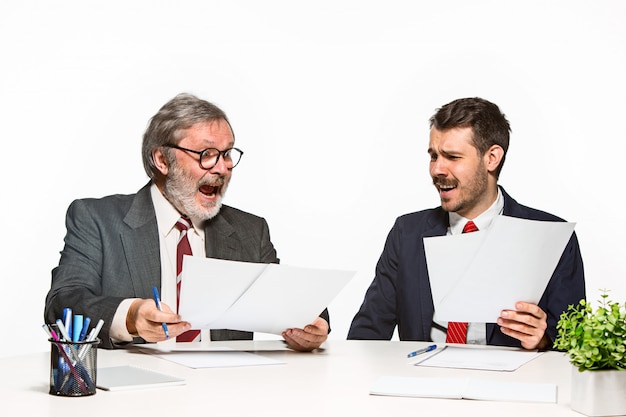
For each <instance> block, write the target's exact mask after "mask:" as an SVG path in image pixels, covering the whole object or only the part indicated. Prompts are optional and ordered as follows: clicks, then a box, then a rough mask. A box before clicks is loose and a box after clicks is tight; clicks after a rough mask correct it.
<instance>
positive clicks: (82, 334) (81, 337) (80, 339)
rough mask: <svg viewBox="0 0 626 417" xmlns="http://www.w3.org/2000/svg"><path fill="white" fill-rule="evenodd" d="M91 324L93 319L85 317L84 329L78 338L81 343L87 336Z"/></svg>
mask: <svg viewBox="0 0 626 417" xmlns="http://www.w3.org/2000/svg"><path fill="white" fill-rule="evenodd" d="M90 324H91V319H90V318H89V317H85V320H84V321H83V329H82V330H81V331H80V336H78V340H79V341H81V342H82V341H84V340H85V336H86V335H87V330H89V325H90Z"/></svg>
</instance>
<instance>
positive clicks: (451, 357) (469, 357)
mask: <svg viewBox="0 0 626 417" xmlns="http://www.w3.org/2000/svg"><path fill="white" fill-rule="evenodd" d="M542 353H543V352H539V351H536V350H523V349H515V348H504V347H502V348H490V349H485V348H473V347H471V346H458V347H457V346H446V347H444V348H443V349H441V350H438V351H436V352H435V353H434V354H431V355H429V356H427V357H425V358H423V359H421V358H418V359H417V360H415V361H413V362H412V364H413V365H420V366H429V367H436V368H457V369H480V370H486V371H515V370H516V369H518V368H519V367H520V366H522V365H524V364H525V363H527V362H529V361H531V360H533V359H535V358H536V357H538V356H539V355H541V354H542Z"/></svg>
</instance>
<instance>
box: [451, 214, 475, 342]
mask: <svg viewBox="0 0 626 417" xmlns="http://www.w3.org/2000/svg"><path fill="white" fill-rule="evenodd" d="M477 231H478V227H476V225H475V224H474V222H473V221H471V220H470V221H468V222H467V223H465V226H463V233H472V232H477ZM466 342H467V323H463V322H458V321H451V322H449V323H448V331H447V333H446V343H463V344H465V343H466Z"/></svg>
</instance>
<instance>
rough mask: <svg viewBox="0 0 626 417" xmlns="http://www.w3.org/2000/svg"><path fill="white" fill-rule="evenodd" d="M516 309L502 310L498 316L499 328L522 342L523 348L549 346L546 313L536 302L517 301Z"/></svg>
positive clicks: (544, 347) (543, 347)
mask: <svg viewBox="0 0 626 417" xmlns="http://www.w3.org/2000/svg"><path fill="white" fill-rule="evenodd" d="M515 308H516V310H502V313H500V317H498V325H499V326H500V330H502V333H504V334H505V335H507V336H511V337H514V338H515V339H518V340H519V341H520V342H522V347H523V348H524V349H546V348H548V347H550V338H549V337H548V335H547V334H546V329H547V328H548V323H547V321H546V320H547V317H548V316H547V315H546V313H545V312H544V311H543V310H542V309H541V308H539V306H538V305H536V304H530V303H524V302H521V301H520V302H517V303H516V304H515Z"/></svg>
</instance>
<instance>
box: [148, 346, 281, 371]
mask: <svg viewBox="0 0 626 417" xmlns="http://www.w3.org/2000/svg"><path fill="white" fill-rule="evenodd" d="M150 353H151V354H153V355H155V356H157V357H159V358H161V359H165V360H168V361H170V362H175V363H178V364H180V365H184V366H187V367H189V368H228V367H237V366H260V365H281V364H284V363H285V362H281V361H279V360H276V359H271V358H268V357H265V356H261V355H255V354H253V353H249V352H240V351H235V350H232V349H229V348H217V349H211V350H207V349H204V350H202V351H200V350H198V351H193V350H187V351H158V350H152V351H151V352H150Z"/></svg>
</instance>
